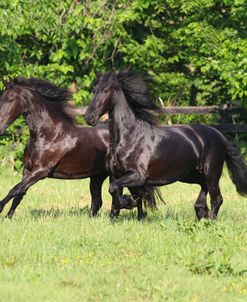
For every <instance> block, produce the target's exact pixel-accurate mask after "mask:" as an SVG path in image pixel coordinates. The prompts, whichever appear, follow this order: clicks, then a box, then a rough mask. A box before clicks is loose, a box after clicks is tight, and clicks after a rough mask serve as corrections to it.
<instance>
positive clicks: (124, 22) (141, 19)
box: [0, 0, 247, 166]
mask: <svg viewBox="0 0 247 302" xmlns="http://www.w3.org/2000/svg"><path fill="white" fill-rule="evenodd" d="M0 24H1V27H0V73H1V79H0V89H1V88H2V89H3V82H2V80H3V79H8V78H13V77H15V76H20V75H21V76H25V77H40V78H44V79H48V80H50V81H53V82H54V83H56V84H58V85H61V86H63V87H69V86H70V85H71V84H72V83H73V85H74V86H76V88H77V91H76V93H75V94H74V101H75V103H76V104H84V105H86V104H88V103H89V102H90V99H91V90H92V86H93V82H94V80H95V74H94V69H95V68H96V69H98V70H100V71H106V70H109V69H111V68H112V66H115V67H116V69H122V68H126V67H128V66H130V65H131V66H132V68H133V69H134V70H138V71H139V72H141V73H144V74H146V75H148V76H150V78H152V79H153V80H150V81H148V82H149V86H150V91H151V93H152V95H153V97H154V99H155V100H157V101H159V100H162V102H163V104H164V105H213V104H214V105H222V104H225V103H236V104H240V105H245V104H246V103H247V2H246V1H244V0H204V1H200V0H156V1H153V0H128V1H127V0H121V1H120V0H116V1H114V0H112V1H106V0H83V1H80V0H63V1H62V0H38V1H32V0H5V1H1V3H0ZM216 118H217V117H212V116H210V117H209V116H203V117H200V121H202V122H209V123H210V122H212V120H213V119H216ZM197 120H198V117H197V116H190V117H186V118H181V117H174V118H172V121H173V122H177V121H182V122H192V121H197ZM23 127H24V121H23V120H22V119H20V120H18V121H17V122H16V123H15V124H14V126H12V127H11V128H10V129H9V131H8V132H9V133H10V135H9V136H7V137H5V138H4V139H2V140H1V142H2V144H3V145H4V146H6V145H8V146H10V145H12V144H13V142H14V148H13V161H14V162H15V165H16V166H18V165H20V162H19V164H18V162H16V159H18V158H21V157H20V156H19V155H18V154H21V153H22V152H20V150H22V149H23V144H24V142H25V141H26V137H27V135H28V132H27V130H24V132H25V133H26V135H24V136H23V135H22V136H19V135H16V132H17V130H18V129H20V128H23ZM13 138H14V140H13ZM18 150H19V151H18ZM8 152H9V151H8ZM18 152H19V153H18Z"/></svg>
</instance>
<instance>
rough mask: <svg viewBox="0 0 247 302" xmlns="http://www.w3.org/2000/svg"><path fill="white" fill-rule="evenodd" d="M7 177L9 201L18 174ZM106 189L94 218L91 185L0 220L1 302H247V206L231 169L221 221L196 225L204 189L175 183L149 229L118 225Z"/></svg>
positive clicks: (35, 196) (224, 182)
mask: <svg viewBox="0 0 247 302" xmlns="http://www.w3.org/2000/svg"><path fill="white" fill-rule="evenodd" d="M0 179H1V189H0V197H1V198H2V197H3V196H4V195H5V194H6V193H7V192H8V190H9V189H10V188H11V186H12V185H14V184H16V183H17V181H19V180H20V175H19V174H16V175H14V173H13V172H11V171H3V170H1V174H0ZM107 187H108V184H107V183H106V184H105V186H104V205H103V209H102V210H101V211H100V215H99V216H98V217H97V218H94V219H90V218H89V217H88V205H89V203H90V195H89V191H88V180H83V181H61V180H49V179H47V180H44V181H41V182H40V183H38V184H36V185H34V186H33V187H32V188H31V189H30V191H29V192H28V194H27V196H26V197H25V198H24V200H23V202H22V203H21V205H20V206H19V208H18V209H17V211H16V214H15V216H14V218H13V219H12V221H9V220H7V219H3V218H1V220H0V225H1V241H0V301H8V302H11V301H15V302H16V301H18V302H22V301H25V302H26V301H35V302H39V301H42V302H43V301H51V302H53V301H59V302H62V301H136V302H137V301H193V302H196V301H200V302H201V301H211V302H213V301H224V302H227V301H231V302H232V301H234V302H235V301H247V219H246V218H247V199H246V198H243V197H240V196H239V195H238V194H237V193H236V191H235V188H234V186H233V185H232V183H231V182H230V179H229V177H228V175H227V173H226V171H224V175H223V177H222V179H221V188H222V193H223V197H224V204H223V206H222V208H221V211H220V214H219V218H218V220H217V221H214V222H211V221H206V220H204V221H200V222H198V221H197V220H196V218H195V214H194V209H193V205H194V201H195V200H196V197H197V195H198V193H199V187H198V186H196V185H195V186H194V185H193V186H192V185H185V184H180V183H176V184H173V185H170V186H167V187H163V188H162V193H163V196H164V199H165V200H166V205H159V210H158V211H156V212H149V213H148V218H147V220H146V221H145V222H143V223H140V222H138V221H137V220H136V212H135V211H122V213H121V215H120V217H119V219H118V220H117V222H115V223H114V224H111V223H110V222H109V219H108V214H109V207H110V197H109V195H108V193H106V192H107ZM8 208H9V205H8V206H6V208H5V210H4V213H2V214H1V217H3V216H4V214H6V212H7V210H8Z"/></svg>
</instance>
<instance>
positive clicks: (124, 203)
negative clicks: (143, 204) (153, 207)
mask: <svg viewBox="0 0 247 302" xmlns="http://www.w3.org/2000/svg"><path fill="white" fill-rule="evenodd" d="M119 202H120V208H121V209H128V210H131V209H132V208H133V199H132V197H131V196H130V195H126V194H124V195H123V196H120V200H119Z"/></svg>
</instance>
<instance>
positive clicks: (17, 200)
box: [6, 193, 25, 219]
mask: <svg viewBox="0 0 247 302" xmlns="http://www.w3.org/2000/svg"><path fill="white" fill-rule="evenodd" d="M24 195H25V193H22V194H19V195H17V196H16V197H15V198H14V199H13V201H12V205H11V207H10V209H9V211H8V214H7V215H6V218H9V219H11V218H12V216H13V215H14V213H15V210H16V208H17V207H18V205H19V204H20V202H21V201H22V198H23V197H24Z"/></svg>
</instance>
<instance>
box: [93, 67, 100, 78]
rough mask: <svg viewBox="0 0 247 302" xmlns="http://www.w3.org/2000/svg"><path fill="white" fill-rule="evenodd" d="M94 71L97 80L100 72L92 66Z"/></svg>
mask: <svg viewBox="0 0 247 302" xmlns="http://www.w3.org/2000/svg"><path fill="white" fill-rule="evenodd" d="M94 73H95V76H96V79H97V80H98V79H99V78H100V77H101V73H100V72H99V71H98V70H97V69H96V68H94Z"/></svg>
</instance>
